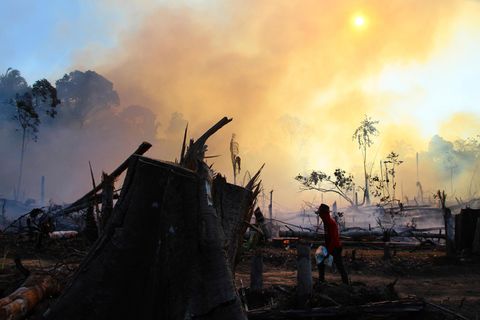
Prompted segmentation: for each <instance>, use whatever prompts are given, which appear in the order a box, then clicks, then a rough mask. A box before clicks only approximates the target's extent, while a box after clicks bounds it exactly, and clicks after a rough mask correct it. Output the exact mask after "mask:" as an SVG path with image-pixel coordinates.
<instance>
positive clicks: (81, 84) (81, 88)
mask: <svg viewBox="0 0 480 320" xmlns="http://www.w3.org/2000/svg"><path fill="white" fill-rule="evenodd" d="M56 87H57V91H58V96H59V98H60V99H61V100H62V113H61V116H62V118H63V119H64V120H66V121H72V122H79V123H80V124H81V125H83V124H84V123H85V121H86V120H87V119H88V117H89V116H90V114H91V113H94V112H96V111H100V110H104V109H109V108H110V107H112V106H117V105H119V103H120V99H119V97H118V94H117V92H116V91H115V90H113V83H112V82H110V81H109V80H107V79H105V78H104V77H102V76H101V75H99V74H98V73H96V72H94V71H90V70H89V71H86V72H81V71H78V70H76V71H73V72H70V73H69V74H65V75H64V76H63V78H62V79H59V80H57V82H56Z"/></svg>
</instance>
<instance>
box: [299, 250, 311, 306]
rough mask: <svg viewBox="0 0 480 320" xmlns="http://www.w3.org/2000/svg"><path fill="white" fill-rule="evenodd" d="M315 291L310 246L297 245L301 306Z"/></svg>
mask: <svg viewBox="0 0 480 320" xmlns="http://www.w3.org/2000/svg"><path fill="white" fill-rule="evenodd" d="M312 290H313V280H312V263H311V261H310V246H308V245H306V244H301V243H298V244H297V298H298V303H299V306H304V305H305V303H306V301H307V300H308V298H309V297H310V296H311V294H312Z"/></svg>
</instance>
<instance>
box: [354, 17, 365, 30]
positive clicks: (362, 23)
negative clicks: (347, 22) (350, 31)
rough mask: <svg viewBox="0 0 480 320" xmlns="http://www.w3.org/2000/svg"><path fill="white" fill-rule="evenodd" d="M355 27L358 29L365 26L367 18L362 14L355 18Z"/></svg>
mask: <svg viewBox="0 0 480 320" xmlns="http://www.w3.org/2000/svg"><path fill="white" fill-rule="evenodd" d="M353 25H354V26H355V27H356V28H362V27H363V26H365V17H364V16H362V15H360V14H357V15H355V16H354V17H353Z"/></svg>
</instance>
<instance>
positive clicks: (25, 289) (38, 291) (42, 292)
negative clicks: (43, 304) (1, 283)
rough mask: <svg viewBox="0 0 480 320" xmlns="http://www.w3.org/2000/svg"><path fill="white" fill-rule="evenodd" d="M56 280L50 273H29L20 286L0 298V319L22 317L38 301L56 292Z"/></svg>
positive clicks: (58, 288)
mask: <svg viewBox="0 0 480 320" xmlns="http://www.w3.org/2000/svg"><path fill="white" fill-rule="evenodd" d="M59 290H60V287H59V284H58V282H57V281H56V280H55V279H54V278H53V277H52V276H50V275H31V276H29V277H28V278H27V280H25V282H24V283H23V284H22V286H21V287H20V288H18V289H17V290H15V291H14V292H13V293H11V294H10V295H9V296H7V297H5V298H3V299H0V320H7V319H8V320H16V319H23V318H24V317H25V316H26V315H27V314H28V313H29V312H30V311H31V310H32V309H33V308H34V307H35V306H36V305H37V304H38V303H39V302H40V301H42V300H43V299H45V298H46V297H48V296H51V295H54V294H57V293H58V292H59Z"/></svg>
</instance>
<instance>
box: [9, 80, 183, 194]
mask: <svg viewBox="0 0 480 320" xmlns="http://www.w3.org/2000/svg"><path fill="white" fill-rule="evenodd" d="M25 86H26V83H25ZM3 87H4V88H5V86H3ZM23 87H24V86H23V85H22V86H20V87H18V86H17V87H15V86H10V89H8V90H4V91H5V92H2V101H3V103H2V105H1V114H2V121H1V122H2V123H1V129H0V130H1V137H2V139H0V148H1V149H2V150H8V152H5V153H4V156H2V166H1V176H2V179H1V183H0V195H1V196H0V197H7V198H13V189H14V187H15V186H16V184H17V178H18V172H19V158H20V146H21V132H19V131H18V123H17V122H16V121H15V120H13V119H12V117H11V115H12V114H14V113H15V108H14V106H13V105H12V104H11V103H8V97H14V96H15V91H16V90H19V89H24V88H23ZM56 87H57V90H58V97H59V99H60V100H61V104H60V105H59V106H58V107H57V112H58V113H57V115H56V117H55V118H53V119H52V118H49V117H47V116H45V115H44V114H42V113H40V120H41V123H40V126H39V132H38V134H37V135H38V139H37V141H36V142H35V141H33V140H32V139H30V137H27V140H26V141H27V145H26V153H25V163H24V178H23V179H22V184H21V185H22V187H21V190H20V199H21V200H23V201H24V200H26V199H27V198H33V199H37V200H38V199H39V198H40V179H41V176H45V177H46V200H47V201H48V200H49V199H52V200H53V201H55V202H57V203H58V202H60V203H62V202H69V201H72V200H75V199H76V197H79V196H81V195H82V193H84V192H86V191H87V190H88V189H89V188H90V187H91V184H92V182H91V181H90V174H89V167H88V162H89V161H90V162H91V163H92V165H93V168H94V171H95V177H96V183H98V182H99V181H100V176H101V171H106V172H111V171H112V170H113V169H115V167H116V166H117V165H118V164H120V162H121V161H122V160H123V159H125V158H126V157H127V156H128V155H129V154H130V153H131V152H132V151H133V150H135V148H136V147H137V146H138V145H139V144H140V143H141V142H142V141H149V142H151V143H153V144H154V145H157V146H158V145H161V146H162V149H161V152H162V153H160V155H163V156H164V157H167V158H168V159H170V158H171V155H173V153H174V152H177V149H179V147H178V145H174V144H173V143H170V142H166V138H168V139H169V141H174V140H177V142H178V140H180V139H181V132H180V128H179V127H180V126H182V125H184V123H185V121H184V120H182V115H181V114H179V113H174V114H173V115H172V119H171V120H170V121H166V123H165V124H164V125H163V127H162V124H161V123H160V122H159V121H157V117H156V115H155V114H154V113H153V112H152V111H151V110H150V109H148V108H145V107H142V106H138V105H131V106H126V107H122V106H120V100H119V97H118V94H117V92H116V91H115V89H114V87H113V84H112V82H110V81H109V80H107V79H106V78H104V77H103V76H101V75H99V74H98V73H96V72H94V71H86V72H81V71H74V72H71V73H69V74H66V75H65V76H64V77H63V78H62V79H60V80H58V81H56ZM162 132H164V136H163V137H162V136H160V135H161V133H162ZM177 134H178V136H177V137H175V135H177ZM174 138H176V139H174ZM171 159H172V160H173V158H171Z"/></svg>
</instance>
